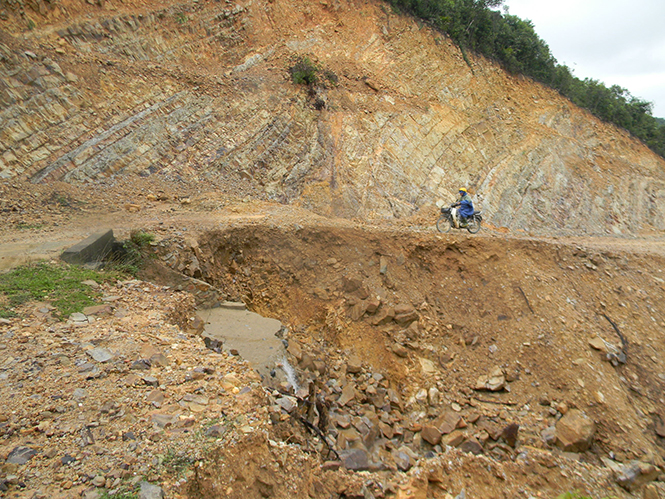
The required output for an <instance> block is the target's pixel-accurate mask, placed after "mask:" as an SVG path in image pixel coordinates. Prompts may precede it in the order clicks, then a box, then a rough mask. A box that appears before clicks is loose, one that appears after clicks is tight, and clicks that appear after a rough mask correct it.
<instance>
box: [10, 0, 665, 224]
mask: <svg viewBox="0 0 665 499" xmlns="http://www.w3.org/2000/svg"><path fill="white" fill-rule="evenodd" d="M92 3H93V4H94V2H92ZM4 5H5V7H4V9H5V10H3V11H2V12H0V15H1V17H2V19H3V21H2V23H3V25H4V26H3V31H2V32H0V75H1V78H0V102H1V103H2V109H1V110H0V176H1V177H4V178H13V177H21V178H29V179H31V180H32V181H33V182H48V181H52V180H59V179H64V180H66V181H70V182H87V181H90V180H94V179H98V178H104V177H108V176H111V175H115V174H139V175H163V176H165V177H167V178H174V179H177V178H182V177H187V178H190V179H195V178H196V177H197V176H200V175H219V176H221V177H226V176H236V175H241V176H242V178H243V179H245V180H246V181H247V182H249V183H253V184H254V185H258V186H260V189H261V191H262V192H264V193H265V196H267V197H270V198H274V199H279V200H283V201H286V202H291V203H296V204H299V205H301V206H304V207H306V208H310V209H312V210H314V211H316V212H318V213H322V214H326V215H335V216H343V217H359V218H376V217H391V216H397V217H401V216H407V215H410V214H413V213H414V212H416V211H418V210H422V209H423V208H426V207H431V206H432V205H433V204H434V203H435V202H436V201H437V200H438V199H442V200H444V201H446V202H449V201H452V200H453V198H454V195H455V192H456V190H457V188H458V187H459V186H467V187H468V188H469V190H470V191H471V193H472V194H473V195H474V197H475V200H476V204H477V208H478V209H482V210H483V212H484V213H485V219H486V220H487V221H488V222H490V223H491V224H493V225H495V226H504V227H508V228H509V229H512V230H518V229H524V230H528V231H531V232H534V233H546V232H555V233H556V232H558V233H566V232H574V233H580V232H583V233H594V234H604V233H617V234H619V233H627V232H635V231H644V230H663V229H665V161H664V160H663V159H662V158H660V157H658V156H656V155H655V154H653V153H652V152H651V151H650V150H648V149H647V148H646V147H645V146H643V145H641V143H639V142H638V141H636V140H634V139H632V138H631V137H630V136H629V135H628V134H627V133H625V132H623V131H621V130H618V129H616V128H614V127H611V126H608V125H606V124H603V123H601V122H599V121H597V120H596V119H594V118H593V117H592V116H590V115H589V114H588V113H586V112H584V111H582V110H580V109H578V108H576V107H575V106H573V105H572V104H571V103H570V102H569V101H567V100H565V99H563V98H561V97H560V96H559V95H558V94H557V93H555V92H553V91H551V90H549V89H547V88H544V87H542V86H541V85H538V84H535V83H533V82H531V81H528V80H526V79H523V78H519V77H513V76H510V75H508V74H506V73H505V72H503V71H502V70H501V69H500V68H498V67H497V66H495V65H493V64H491V63H489V62H488V61H485V60H483V59H475V58H472V57H471V58H470V60H469V64H467V62H465V60H464V58H463V57H462V54H461V53H460V52H459V50H458V49H457V48H456V47H454V46H453V45H452V43H451V42H450V41H449V40H447V39H446V38H445V37H444V36H442V35H440V34H438V33H436V32H433V31H432V30H430V29H428V28H427V27H423V26H419V25H418V24H417V23H416V22H415V21H414V20H412V19H410V18H406V17H403V16H401V15H398V14H396V13H394V12H392V11H391V10H390V9H389V8H388V7H387V6H386V5H384V4H383V3H381V2H379V1H359V0H323V1H321V2H315V3H310V2H299V1H296V0H270V1H268V0H266V1H264V0H243V1H240V2H237V3H233V2H229V1H227V2H220V1H217V0H199V1H192V2H157V1H152V0H148V1H144V2H142V3H136V2H131V3H122V2H120V1H117V2H115V1H114V2H110V1H107V2H98V3H96V4H94V5H91V2H88V4H82V3H78V2H70V1H67V0H60V1H58V2H42V1H32V2H22V1H18V0H17V1H16V2H8V3H6V4H4ZM298 56H308V57H310V58H311V59H312V60H314V61H317V62H318V64H319V66H320V67H321V68H322V69H324V70H326V71H329V72H331V73H330V74H334V75H335V76H336V79H337V83H336V84H334V85H332V84H328V85H326V86H327V87H328V88H325V87H324V86H320V87H317V88H315V89H308V88H306V87H304V86H298V85H295V84H293V83H292V82H291V80H290V77H289V74H288V67H289V66H290V65H291V64H292V63H293V61H294V58H295V57H298Z"/></svg>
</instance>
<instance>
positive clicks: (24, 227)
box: [16, 222, 44, 230]
mask: <svg viewBox="0 0 665 499" xmlns="http://www.w3.org/2000/svg"><path fill="white" fill-rule="evenodd" d="M43 227H44V224H38V223H34V224H29V223H27V222H19V223H17V224H16V228H17V229H18V230H39V229H42V228H43Z"/></svg>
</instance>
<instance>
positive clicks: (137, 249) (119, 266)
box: [106, 229, 155, 277]
mask: <svg viewBox="0 0 665 499" xmlns="http://www.w3.org/2000/svg"><path fill="white" fill-rule="evenodd" d="M154 240H155V235H154V234H151V233H150V232H146V231H145V230H143V229H135V230H132V231H131V232H130V234H129V239H127V240H126V241H124V242H123V243H122V248H121V249H118V250H114V252H113V254H112V255H111V256H110V257H109V259H108V260H107V266H106V268H108V269H110V270H112V271H115V272H119V273H123V274H129V275H132V276H134V277H137V276H138V273H139V271H140V270H141V267H143V263H144V261H145V259H146V258H151V257H154V256H155V255H154V254H153V255H149V254H148V252H147V249H148V247H149V246H150V243H152V242H153V241H154Z"/></svg>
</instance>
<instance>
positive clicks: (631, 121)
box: [386, 0, 665, 157]
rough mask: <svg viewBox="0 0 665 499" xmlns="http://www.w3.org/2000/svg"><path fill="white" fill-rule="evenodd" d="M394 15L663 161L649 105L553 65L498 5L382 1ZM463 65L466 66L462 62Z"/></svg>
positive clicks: (523, 26) (663, 145)
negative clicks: (555, 97)
mask: <svg viewBox="0 0 665 499" xmlns="http://www.w3.org/2000/svg"><path fill="white" fill-rule="evenodd" d="M386 1H387V2H388V3H389V4H390V5H391V6H392V7H393V8H394V9H399V10H402V11H404V12H408V13H410V14H412V15H414V16H417V17H419V18H421V19H423V20H425V21H427V22H428V23H430V24H431V25H432V26H433V27H434V28H436V29H439V30H441V31H443V32H445V33H447V34H448V35H449V36H450V37H451V38H452V40H453V41H454V42H455V43H456V44H457V45H458V46H459V47H460V49H461V50H462V54H463V55H464V57H465V59H466V51H467V50H472V51H474V52H476V53H478V54H482V55H483V56H485V57H487V58H489V59H492V60H494V61H496V62H499V63H500V64H502V65H503V66H504V67H505V68H506V70H508V71H509V72H512V73H520V74H524V75H526V76H529V77H531V78H533V79H534V80H536V81H539V82H541V83H544V84H546V85H549V86H550V87H552V88H554V89H555V90H557V91H558V92H559V93H561V95H563V96H564V97H567V98H568V99H570V100H571V101H572V102H573V103H575V104H576V105H578V106H580V107H583V108H585V109H587V110H589V111H590V112H591V113H593V114H594V115H595V116H597V117H598V118H600V119H601V120H603V121H606V122H609V123H614V124H615V125H617V126H620V127H622V128H624V129H626V130H628V131H629V132H630V133H632V134H633V135H634V136H635V137H637V138H638V139H640V140H641V141H642V142H644V143H645V144H646V145H647V146H649V147H650V148H651V149H652V150H653V151H654V152H656V153H657V154H659V155H661V156H663V157H665V126H663V123H662V121H660V120H658V119H657V118H654V117H653V116H652V115H651V112H652V104H651V103H649V102H646V101H643V100H641V99H638V98H636V97H633V96H632V95H631V94H630V93H629V92H628V90H626V89H625V88H621V87H619V86H617V85H613V86H611V87H609V88H608V87H606V86H605V85H604V84H603V83H601V82H599V81H596V80H593V79H590V78H586V79H584V80H580V79H579V78H577V77H575V76H573V74H572V72H571V70H570V69H569V68H568V67H567V66H565V65H560V64H557V60H556V59H555V58H554V57H553V56H552V54H551V52H550V49H549V47H548V46H547V44H546V43H545V42H544V41H543V40H541V39H540V38H539V37H538V35H537V34H536V32H535V30H534V27H533V24H532V23H531V21H524V20H522V19H520V18H519V17H517V16H512V15H509V14H507V13H506V14H503V15H502V14H501V13H500V12H498V11H495V10H492V8H496V7H499V6H501V4H502V3H503V0H386ZM467 62H468V60H467Z"/></svg>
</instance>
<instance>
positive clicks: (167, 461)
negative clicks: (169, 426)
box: [161, 447, 194, 476]
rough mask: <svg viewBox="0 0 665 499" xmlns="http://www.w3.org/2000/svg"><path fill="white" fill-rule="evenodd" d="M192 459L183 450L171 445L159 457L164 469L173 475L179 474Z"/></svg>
mask: <svg viewBox="0 0 665 499" xmlns="http://www.w3.org/2000/svg"><path fill="white" fill-rule="evenodd" d="M193 463H194V460H193V459H192V458H190V457H189V456H188V455H187V453H185V452H184V451H182V450H181V451H178V450H176V449H174V448H173V447H169V448H168V449H167V450H166V454H164V457H163V458H162V459H161V464H162V466H164V469H165V470H166V471H167V472H168V473H170V474H173V475H176V476H180V475H181V474H182V473H183V472H184V471H185V470H186V469H188V468H189V467H190V466H191V465H192V464H193Z"/></svg>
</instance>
